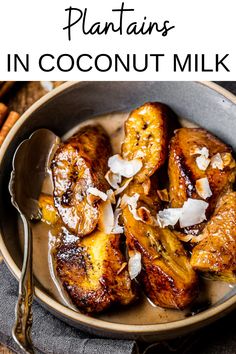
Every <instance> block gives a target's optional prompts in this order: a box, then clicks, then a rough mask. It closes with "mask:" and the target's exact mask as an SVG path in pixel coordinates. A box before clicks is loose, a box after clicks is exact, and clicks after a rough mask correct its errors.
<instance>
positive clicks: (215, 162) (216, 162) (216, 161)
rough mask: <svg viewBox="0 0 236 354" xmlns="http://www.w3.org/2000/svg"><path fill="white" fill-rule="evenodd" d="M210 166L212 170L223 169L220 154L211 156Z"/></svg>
mask: <svg viewBox="0 0 236 354" xmlns="http://www.w3.org/2000/svg"><path fill="white" fill-rule="evenodd" d="M211 166H212V168H218V169H219V170H223V169H224V162H223V160H222V158H221V156H220V153H217V154H216V155H214V156H212V158H211Z"/></svg>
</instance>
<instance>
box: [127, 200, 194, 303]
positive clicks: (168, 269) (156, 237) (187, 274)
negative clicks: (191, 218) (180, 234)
mask: <svg viewBox="0 0 236 354" xmlns="http://www.w3.org/2000/svg"><path fill="white" fill-rule="evenodd" d="M123 218H124V225H125V235H126V239H127V241H126V242H127V246H128V249H129V251H135V252H140V253H141V262H142V271H141V274H140V276H139V281H140V283H141V286H142V288H143V290H144V292H145V293H146V295H147V296H148V297H149V298H150V299H151V301H152V302H153V303H154V304H155V305H158V306H161V307H166V308H177V309H183V308H185V307H186V306H187V305H189V304H190V303H191V302H192V301H193V300H194V299H195V297H196V296H197V294H198V285H197V284H198V282H197V276H196V273H195V272H194V270H193V269H192V267H191V265H190V262H189V259H188V257H187V254H186V252H185V250H184V248H183V246H182V244H181V242H180V241H179V240H178V239H177V237H176V236H175V235H174V234H173V233H172V232H171V231H170V230H169V229H167V228H165V229H160V228H158V227H155V226H152V225H148V224H145V223H143V222H142V221H138V220H135V219H134V217H133V215H132V214H131V212H130V211H129V209H128V207H126V208H125V209H124V211H123Z"/></svg>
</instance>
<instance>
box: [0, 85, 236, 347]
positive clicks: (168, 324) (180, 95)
mask: <svg viewBox="0 0 236 354" xmlns="http://www.w3.org/2000/svg"><path fill="white" fill-rule="evenodd" d="M147 101H160V102H163V103H166V104H167V105H169V106H170V107H171V108H172V109H173V110H174V111H175V113H176V114H177V115H178V116H179V117H183V118H187V119H189V120H190V121H191V122H193V123H195V124H198V125H200V126H202V127H204V128H206V129H208V130H209V131H211V132H212V133H213V134H215V135H217V136H219V137H220V138H221V139H223V140H224V141H225V142H226V143H228V144H230V145H232V146H233V148H234V150H235V151H236V140H235V132H236V98H235V96H233V95H232V94H230V93H229V92H227V91H225V90H224V89H222V88H220V87H219V86H217V85H215V84H212V83H199V82H81V83H76V82H70V83H65V84H64V85H62V86H61V87H59V88H58V89H56V90H54V91H52V92H51V93H49V94H48V95H46V96H45V97H43V98H42V99H41V100H39V101H38V102H36V103H35V104H34V105H33V106H32V107H31V108H30V109H29V110H28V111H27V112H26V113H25V114H24V115H23V116H22V117H21V119H20V120H19V121H18V122H17V123H16V125H15V126H14V128H13V129H12V130H11V132H10V133H9V135H8V137H7V139H6V140H5V142H4V144H3V145H2V147H1V149H0V231H1V235H0V248H1V251H2V253H3V256H4V258H5V261H6V263H7V265H8V266H9V268H10V270H11V271H12V273H13V274H14V275H15V276H16V277H17V278H19V276H20V268H21V264H22V252H21V246H20V241H19V240H20V237H19V225H18V217H17V214H16V211H15V210H14V208H13V207H12V205H11V202H10V196H9V193H8V182H9V176H10V172H11V169H12V158H13V154H14V152H15V150H16V147H17V146H18V144H19V143H20V142H21V141H22V140H23V139H25V138H28V137H29V135H30V134H31V133H32V132H33V131H35V130H36V129H39V128H48V129H51V130H52V131H53V132H54V133H56V134H57V135H59V136H63V135H64V134H65V133H66V132H68V131H69V130H71V129H72V128H73V127H74V126H76V125H78V124H79V123H80V122H82V121H84V120H86V119H89V118H94V117H95V116H97V115H104V114H107V113H110V112H128V111H130V110H131V109H133V108H135V107H137V106H139V105H141V104H143V103H144V102H147ZM107 124H109V120H108V123H107ZM39 256H40V255H38V257H39ZM45 284H46V283H42V282H40V281H38V280H37V279H36V289H35V295H36V299H37V301H38V302H40V303H41V304H42V305H43V306H44V307H46V308H47V309H48V310H49V311H50V312H52V313H53V314H55V316H57V317H59V318H61V319H62V320H64V321H66V322H68V323H69V324H71V325H73V326H76V327H79V328H81V329H82V330H86V331H89V332H92V333H95V334H98V335H100V336H106V337H115V338H139V339H143V340H147V341H152V340H156V339H163V338H170V337H174V336H177V335H181V334H184V333H187V332H190V331H192V330H195V329H197V328H200V327H202V326H204V325H206V324H208V323H210V322H212V321H214V320H215V319H217V318H219V317H221V316H223V315H224V314H225V313H227V312H229V311H230V310H231V309H233V308H234V307H235V305H236V289H235V288H233V287H232V288H230V287H228V288H227V291H226V290H225V289H224V291H222V295H219V298H218V300H217V301H216V302H215V303H214V304H212V306H210V307H209V308H208V309H207V310H204V311H202V312H200V313H198V314H196V315H194V316H190V317H186V318H184V317H183V318H182V319H178V320H175V319H174V318H175V317H173V319H172V320H169V321H168V320H167V321H161V320H160V318H156V319H155V317H154V318H152V320H150V321H146V322H145V323H144V322H143V323H142V320H132V318H131V320H129V321H127V323H126V321H125V320H124V318H125V317H123V319H122V317H119V314H118V312H117V314H116V317H115V316H114V315H113V316H109V314H108V315H105V316H100V317H96V318H93V317H88V316H86V315H82V314H80V313H79V312H77V311H74V310H73V309H70V308H68V307H66V306H65V305H63V304H62V303H61V302H60V301H59V300H58V299H57V298H56V297H54V296H53V295H52V294H51V292H50V291H49V288H48V287H47V286H46V285H45ZM219 291H220V290H219ZM220 294H221V293H220ZM113 311H116V309H113ZM135 311H136V310H135ZM135 311H133V314H132V311H131V312H130V313H131V314H132V315H131V314H130V316H136V313H135ZM119 319H120V320H119Z"/></svg>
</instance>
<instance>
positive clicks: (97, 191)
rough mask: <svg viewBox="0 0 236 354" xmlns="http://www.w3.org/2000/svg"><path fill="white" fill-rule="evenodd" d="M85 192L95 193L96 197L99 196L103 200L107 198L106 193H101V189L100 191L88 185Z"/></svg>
mask: <svg viewBox="0 0 236 354" xmlns="http://www.w3.org/2000/svg"><path fill="white" fill-rule="evenodd" d="M87 194H92V195H95V196H96V197H99V198H101V199H102V200H103V201H104V202H105V201H106V200H107V195H106V193H103V192H102V191H100V190H99V189H97V188H94V187H89V188H88V189H87Z"/></svg>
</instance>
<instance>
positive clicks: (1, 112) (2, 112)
mask: <svg viewBox="0 0 236 354" xmlns="http://www.w3.org/2000/svg"><path fill="white" fill-rule="evenodd" d="M7 111H8V108H7V106H6V105H5V104H4V103H1V102H0V128H1V126H2V125H3V122H4V119H5V118H6V115H7Z"/></svg>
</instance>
